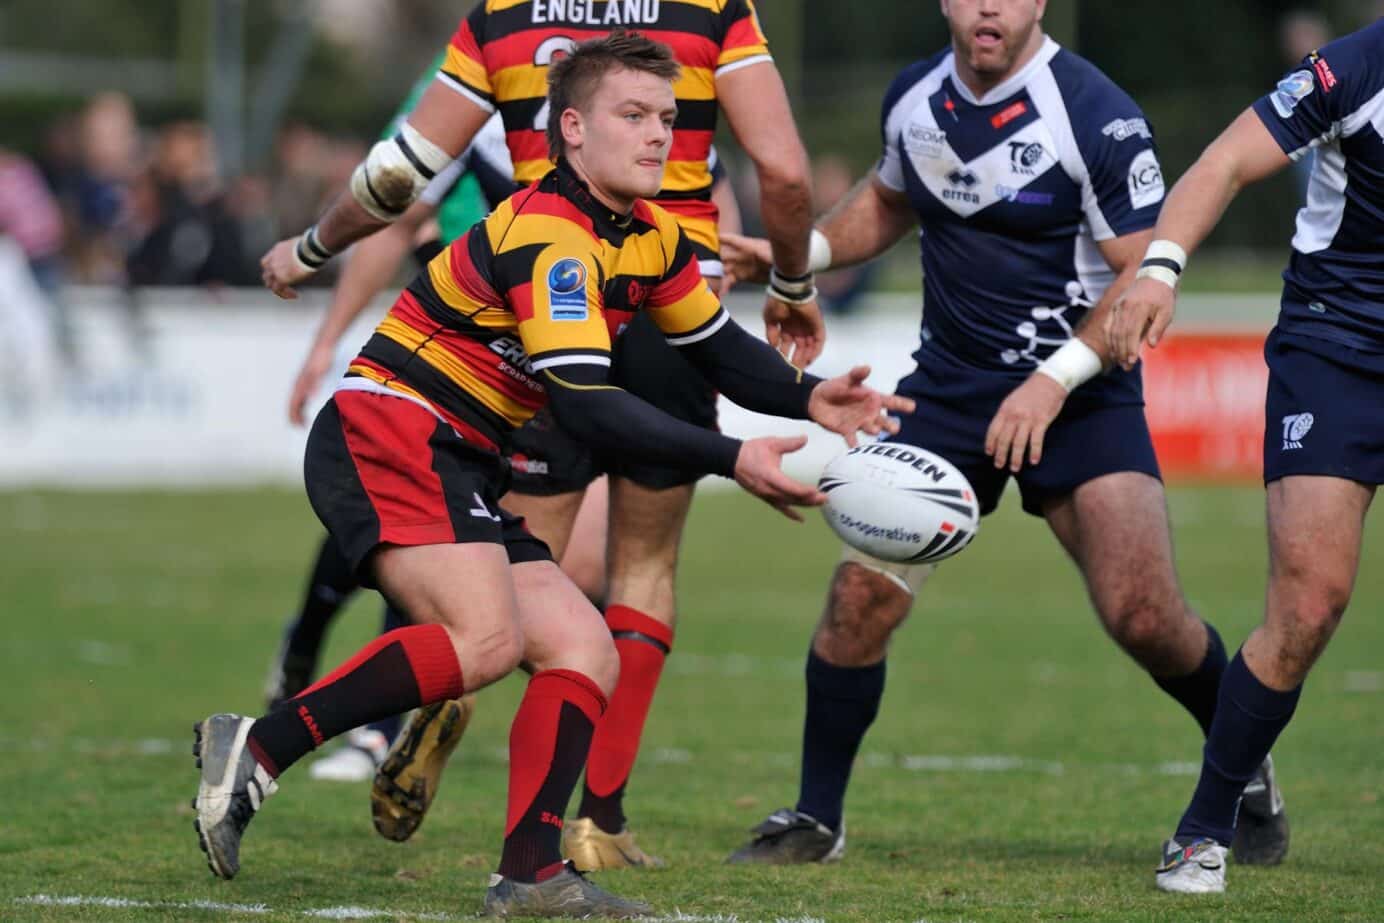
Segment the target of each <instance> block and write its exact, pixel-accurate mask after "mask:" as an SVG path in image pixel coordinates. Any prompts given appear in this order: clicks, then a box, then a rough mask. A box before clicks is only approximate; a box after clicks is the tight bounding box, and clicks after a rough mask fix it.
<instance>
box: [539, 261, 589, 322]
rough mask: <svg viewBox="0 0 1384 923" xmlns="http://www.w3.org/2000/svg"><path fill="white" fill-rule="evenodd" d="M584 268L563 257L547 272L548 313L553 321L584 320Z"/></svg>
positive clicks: (585, 308) (585, 310) (580, 264)
mask: <svg viewBox="0 0 1384 923" xmlns="http://www.w3.org/2000/svg"><path fill="white" fill-rule="evenodd" d="M587 310H588V309H587V306H586V266H585V265H584V264H583V263H582V261H581V260H579V259H575V258H573V257H570V256H568V257H563V258H562V259H560V260H558V261H557V262H556V263H554V264H553V265H552V268H551V269H549V270H548V312H549V314H551V315H552V318H553V320H577V321H581V320H586V318H587Z"/></svg>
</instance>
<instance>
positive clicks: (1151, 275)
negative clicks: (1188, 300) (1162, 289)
mask: <svg viewBox="0 0 1384 923" xmlns="http://www.w3.org/2000/svg"><path fill="white" fill-rule="evenodd" d="M1186 268H1187V251H1186V250H1184V249H1182V247H1181V245H1179V244H1175V243H1173V242H1172V241H1171V240H1155V241H1154V242H1153V243H1151V244H1149V248H1148V250H1147V252H1145V253H1144V261H1143V262H1142V263H1140V264H1139V271H1138V272H1137V273H1135V274H1134V278H1136V279H1157V280H1158V281H1159V282H1162V283H1163V284H1164V285H1166V286H1167V287H1168V288H1171V289H1176V288H1177V280H1178V279H1180V278H1181V277H1182V271H1183V270H1184V269H1186Z"/></svg>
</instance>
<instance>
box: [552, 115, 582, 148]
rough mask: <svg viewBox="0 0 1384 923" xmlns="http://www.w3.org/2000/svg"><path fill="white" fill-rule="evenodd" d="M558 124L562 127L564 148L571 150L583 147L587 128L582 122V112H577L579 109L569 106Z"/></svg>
mask: <svg viewBox="0 0 1384 923" xmlns="http://www.w3.org/2000/svg"><path fill="white" fill-rule="evenodd" d="M558 124H559V125H561V126H562V143H563V146H564V147H566V148H567V149H569V150H574V149H576V148H579V147H581V144H582V140H583V138H584V136H585V131H586V126H585V125H584V124H583V122H582V117H581V112H579V111H578V110H577V107H576V106H568V107H567V108H566V109H563V110H562V115H561V117H559V119H558Z"/></svg>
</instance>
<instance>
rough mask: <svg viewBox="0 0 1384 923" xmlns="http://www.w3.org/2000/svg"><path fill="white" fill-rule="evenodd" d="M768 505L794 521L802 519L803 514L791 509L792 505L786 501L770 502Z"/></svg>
mask: <svg viewBox="0 0 1384 923" xmlns="http://www.w3.org/2000/svg"><path fill="white" fill-rule="evenodd" d="M769 505H770V506H772V507H773V508H774V509H776V510H778V511H779V512H780V513H782V514H783V515H785V516H787V517H788V518H789V519H791V520H793V521H794V522H802V521H803V514H802V513H799V512H798V511H797V510H795V509H793V507H791V506H789V505H788V504H787V503H770V504H769Z"/></svg>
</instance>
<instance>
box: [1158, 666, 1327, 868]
mask: <svg viewBox="0 0 1384 923" xmlns="http://www.w3.org/2000/svg"><path fill="white" fill-rule="evenodd" d="M1301 695H1302V687H1301V686H1298V687H1297V688H1296V689H1293V690H1291V691H1289V692H1278V691H1276V690H1273V689H1270V688H1269V687H1268V686H1265V685H1264V684H1263V683H1261V682H1259V680H1258V679H1257V678H1256V677H1255V675H1254V674H1253V673H1251V672H1250V671H1249V667H1247V666H1246V665H1245V660H1244V657H1243V655H1242V653H1238V652H1237V653H1236V654H1235V659H1234V660H1232V661H1230V665H1229V666H1228V667H1226V668H1225V675H1224V676H1222V677H1221V695H1220V701H1219V702H1218V703H1217V707H1216V720H1215V721H1213V722H1212V724H1211V733H1210V734H1209V735H1207V738H1206V746H1205V748H1204V749H1203V751H1202V762H1201V778H1200V779H1198V780H1197V790H1196V792H1195V793H1193V795H1192V803H1191V804H1189V805H1188V806H1187V813H1185V814H1183V815H1182V820H1181V822H1180V823H1179V824H1178V825H1177V838H1178V839H1179V840H1184V841H1185V840H1187V839H1195V838H1196V837H1204V836H1209V837H1211V838H1213V839H1214V840H1216V841H1217V842H1218V843H1220V844H1221V845H1222V846H1229V845H1230V841H1231V839H1232V838H1233V837H1234V836H1235V815H1236V813H1237V812H1238V811H1239V809H1240V796H1241V795H1243V794H1244V792H1245V784H1246V783H1247V782H1249V780H1250V779H1251V778H1252V777H1253V776H1254V771H1255V770H1256V769H1258V768H1259V764H1260V763H1262V762H1264V757H1266V756H1268V755H1269V750H1270V749H1272V748H1273V743H1274V741H1275V740H1277V739H1278V735H1279V733H1280V732H1282V730H1283V729H1284V728H1285V727H1287V726H1288V721H1289V720H1290V719H1291V718H1292V717H1293V711H1294V710H1295V709H1296V708H1297V703H1298V697H1299V696H1301Z"/></svg>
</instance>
